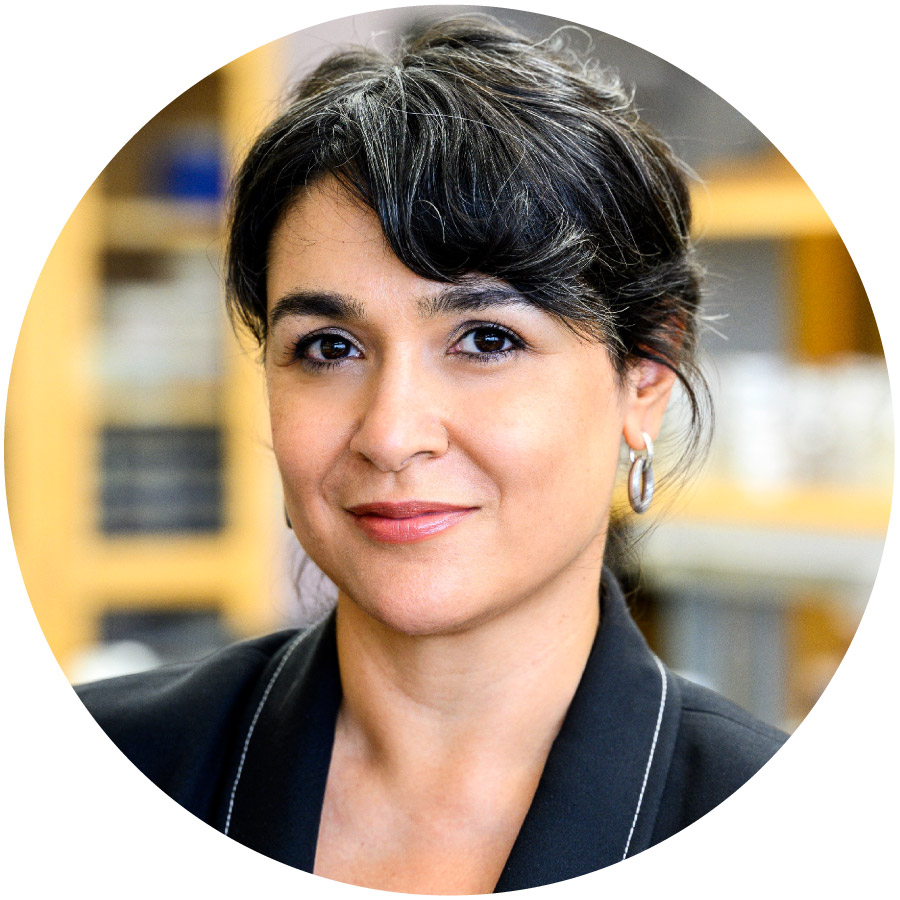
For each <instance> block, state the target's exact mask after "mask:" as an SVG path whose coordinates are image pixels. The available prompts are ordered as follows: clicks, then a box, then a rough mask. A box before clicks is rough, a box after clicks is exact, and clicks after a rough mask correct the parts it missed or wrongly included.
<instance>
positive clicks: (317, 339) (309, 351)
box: [291, 332, 362, 368]
mask: <svg viewBox="0 0 900 900" xmlns="http://www.w3.org/2000/svg"><path fill="white" fill-rule="evenodd" d="M361 356H362V351H361V350H360V349H359V347H357V346H356V344H354V343H353V341H351V340H350V338H348V337H346V336H345V335H343V334H339V333H337V332H326V333H324V334H323V333H322V332H319V333H317V334H309V335H306V336H305V337H301V338H299V339H298V340H297V342H296V343H295V344H294V346H293V347H292V348H291V357H292V358H293V359H297V360H300V361H301V362H303V363H304V364H306V365H309V366H312V367H314V368H315V367H323V366H324V367H327V366H333V365H339V364H340V363H341V362H342V361H343V360H345V359H355V358H358V357H361Z"/></svg>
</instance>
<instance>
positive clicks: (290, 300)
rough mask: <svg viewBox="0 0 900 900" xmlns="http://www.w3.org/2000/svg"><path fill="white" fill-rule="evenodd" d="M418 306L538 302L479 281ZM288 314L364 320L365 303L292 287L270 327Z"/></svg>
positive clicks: (446, 311) (457, 309)
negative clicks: (296, 289)
mask: <svg viewBox="0 0 900 900" xmlns="http://www.w3.org/2000/svg"><path fill="white" fill-rule="evenodd" d="M416 306H417V308H418V312H419V315H420V316H421V317H422V318H423V319H433V318H437V317H439V316H447V315H453V314H455V313H464V312H477V311H479V310H482V309H486V308H488V307H492V306H530V307H534V306H536V304H535V303H534V302H533V301H532V300H529V299H528V298H526V297H525V296H523V295H522V294H520V293H519V292H518V291H517V290H515V289H514V288H512V287H510V286H509V285H506V284H502V283H497V282H492V281H478V282H473V283H464V284H451V285H447V286H446V287H444V288H441V289H440V290H439V291H438V292H437V293H435V294H431V295H430V296H427V297H422V298H420V299H419V300H418V301H417V303H416ZM289 316H320V317H322V318H326V319H336V320H338V321H342V322H365V321H366V318H367V316H366V309H365V305H364V304H363V303H361V302H360V301H359V300H357V299H356V298H354V297H349V296H347V295H346V294H340V293H337V292H333V291H305V290H299V291H292V292H291V293H290V294H286V295H285V296H284V297H282V298H281V299H280V300H278V301H277V302H276V303H275V305H274V306H273V307H272V312H271V313H270V315H269V327H270V328H274V326H275V325H276V324H277V323H278V322H280V321H281V320H282V319H284V318H287V317H289Z"/></svg>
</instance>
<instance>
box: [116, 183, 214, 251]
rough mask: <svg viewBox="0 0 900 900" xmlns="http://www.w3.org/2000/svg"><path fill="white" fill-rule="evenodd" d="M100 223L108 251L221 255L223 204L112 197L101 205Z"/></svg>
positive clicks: (153, 198)
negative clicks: (207, 252)
mask: <svg viewBox="0 0 900 900" xmlns="http://www.w3.org/2000/svg"><path fill="white" fill-rule="evenodd" d="M101 221H102V227H103V232H102V235H101V240H102V242H103V245H104V246H105V247H106V248H107V249H109V250H129V251H145V252H158V253H187V252H194V253H204V252H206V251H209V250H213V251H215V252H216V253H218V249H219V245H220V242H221V240H222V235H223V218H222V203H221V202H220V201H205V200H204V201H198V200H168V199H165V198H155V197H111V198H106V199H105V200H104V201H103V203H102V213H101Z"/></svg>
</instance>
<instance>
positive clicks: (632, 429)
mask: <svg viewBox="0 0 900 900" xmlns="http://www.w3.org/2000/svg"><path fill="white" fill-rule="evenodd" d="M627 378H628V402H627V406H626V409H625V423H624V426H623V428H622V433H623V435H624V436H625V442H626V443H627V444H628V446H629V447H631V448H632V449H633V450H643V449H644V437H643V435H644V433H645V432H646V433H647V434H648V435H650V440H652V441H655V440H656V436H657V435H658V434H659V429H660V426H661V425H662V417H663V413H664V412H665V411H666V406H667V405H668V403H669V397H670V396H671V395H672V388H673V387H674V385H675V379H676V375H675V373H674V372H673V371H672V370H671V369H669V368H667V367H666V366H664V365H662V364H661V363H657V362H651V361H650V360H646V359H642V360H638V361H637V362H636V363H635V364H634V365H633V366H632V367H631V369H630V370H629V372H628V376H627Z"/></svg>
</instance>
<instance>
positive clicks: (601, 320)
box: [81, 20, 784, 894]
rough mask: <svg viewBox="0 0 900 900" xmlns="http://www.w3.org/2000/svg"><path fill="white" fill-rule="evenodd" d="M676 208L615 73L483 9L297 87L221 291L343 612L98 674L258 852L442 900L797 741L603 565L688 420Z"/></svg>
mask: <svg viewBox="0 0 900 900" xmlns="http://www.w3.org/2000/svg"><path fill="white" fill-rule="evenodd" d="M689 226H690V211H689V204H688V193H687V190H686V187H685V183H684V179H683V176H682V174H681V172H680V169H679V165H678V163H677V162H676V160H675V159H674V158H673V156H672V154H671V152H670V150H669V148H668V147H667V146H666V145H665V144H664V143H663V142H662V140H661V139H660V138H659V137H658V136H657V135H656V134H655V133H654V132H652V131H651V130H650V129H649V128H648V127H647V126H646V125H644V124H643V123H642V122H641V121H640V120H639V119H638V117H637V115H636V114H635V112H634V110H633V108H632V106H631V104H630V102H629V101H628V99H627V97H626V96H625V95H624V93H623V91H622V90H621V88H620V86H619V85H618V84H617V83H616V82H615V81H614V80H613V79H611V78H610V77H609V76H608V75H606V74H603V73H599V72H593V71H590V70H587V69H586V68H585V67H584V66H583V65H581V64H580V63H579V62H578V61H577V60H576V59H574V58H573V57H570V56H568V55H567V54H566V53H565V52H564V51H563V50H553V49H552V48H551V47H550V46H548V45H546V44H541V45H534V44H532V43H529V42H528V41H526V40H525V39H523V38H521V37H520V36H518V35H516V34H514V33H512V32H510V31H507V30H505V29H502V28H500V27H498V26H496V25H493V24H488V23H486V22H485V21H481V20H477V21H473V20H455V21H453V22H450V23H449V24H446V25H443V26H440V27H436V28H431V29H429V30H427V31H425V32H423V33H420V34H418V35H415V36H413V37H411V38H410V39H409V40H408V41H407V42H406V44H405V45H404V47H402V48H401V49H400V50H399V51H398V52H397V53H396V54H395V55H392V56H384V55H381V54H376V53H373V52H370V51H363V50H359V51H350V52H345V53H339V54H337V55H336V56H334V57H332V58H331V59H329V60H328V61H326V62H325V63H323V64H322V65H321V66H320V67H319V68H318V69H317V71H316V72H315V73H313V74H312V75H311V76H310V77H308V78H307V79H306V80H304V81H303V82H301V84H300V85H298V86H297V88H296V90H295V92H294V95H293V98H292V101H291V103H290V105H289V107H288V108H287V110H286V111H285V112H284V113H283V115H282V116H280V117H279V118H278V119H277V121H275V122H274V123H273V124H272V125H271V126H270V127H269V128H268V129H267V131H266V132H265V133H264V134H263V135H262V136H261V137H260V138H259V140H258V141H257V143H256V144H255V145H254V147H253V148H252V149H251V151H250V153H249V155H248V158H247V160H246V161H245V163H244V166H243V168H242V170H241V171H240V173H239V175H238V177H237V180H236V183H235V187H234V203H233V210H232V224H231V241H230V254H229V270H228V271H229V299H230V306H231V311H232V313H233V316H234V318H235V320H236V321H238V322H240V323H242V324H243V325H245V326H247V327H249V329H250V330H251V331H252V333H253V334H254V335H255V336H256V338H257V339H258V341H259V343H260V345H261V347H262V348H263V351H264V364H265V372H266V380H267V385H268V393H269V401H270V409H271V418H272V436H273V446H274V450H275V455H276V459H277V461H278V465H279V468H280V471H281V475H282V480H283V484H284V493H285V508H286V514H287V517H288V520H289V523H290V524H291V525H292V527H293V529H294V531H295V532H296V535H297V537H298V539H299V541H300V543H301V544H302V545H303V547H304V548H305V550H306V551H307V553H308V554H309V556H310V557H311V558H312V559H313V560H314V561H315V562H316V563H317V564H318V565H319V566H320V568H322V570H323V571H324V572H325V573H326V574H327V575H328V576H330V578H331V579H332V580H333V581H334V582H335V584H336V585H337V586H338V590H339V597H338V603H337V609H336V611H335V612H333V613H332V614H331V615H329V616H328V617H327V618H326V619H325V620H324V621H323V622H321V623H320V624H318V625H316V626H314V627H312V628H310V629H307V630H305V631H301V632H284V633H280V634H275V635H271V636H269V637H266V638H262V639H258V640H254V641H250V642H247V643H243V644H240V645H238V646H236V647H232V648H229V649H226V650H225V651H223V652H221V653H219V654H216V655H214V656H212V657H210V658H208V659H206V660H203V661H201V662H199V663H197V664H193V665H189V666H184V667H175V668H168V669H164V670H160V671H156V672H151V673H148V674H143V675H138V676H132V677H129V678H126V679H119V680H116V681H112V682H105V683H101V684H98V685H92V686H87V687H84V688H82V689H81V696H82V699H83V700H84V702H85V703H86V704H87V705H88V707H89V709H90V710H91V711H92V713H93V714H94V715H95V717H96V718H97V719H98V721H99V722H100V724H101V725H102V726H103V728H104V729H105V730H106V731H107V733H108V734H109V735H110V737H111V738H112V739H113V740H114V741H115V742H116V743H117V744H118V745H119V747H120V748H121V749H122V750H123V752H124V753H125V754H126V755H128V756H129V758H131V759H132V760H133V761H134V762H135V764H136V765H137V766H138V767H139V768H140V769H141V770H142V771H144V772H145V773H146V774H147V775H148V776H149V777H150V778H151V779H152V780H153V781H154V782H155V783H156V784H157V785H159V786H160V787H161V788H162V789H163V790H165V791H166V792H167V793H169V794H170V795H171V796H172V797H174V798H175V799H176V800H177V801H178V802H179V803H181V804H182V805H184V806H185V807H187V808H188V809H189V810H191V811H192V812H193V813H195V814H196V815H198V816H200V817H202V818H203V819H204V820H206V821H207V822H209V823H211V824H213V825H214V826H215V827H217V828H219V829H221V830H222V831H223V832H225V833H226V834H228V835H229V836H231V837H233V838H235V839H236V840H238V841H241V842H242V843H244V844H246V845H247V846H249V847H252V848H254V849H256V850H258V851H260V852H262V853H264V854H266V855H268V856H271V857H273V858H275V859H278V860H280V861H282V862H285V863H288V864H289V865H293V866H296V867H298V868H300V869H305V870H307V871H313V872H316V873H317V874H320V875H323V876H325V877H329V878H333V879H336V880H340V881H345V882H349V883H353V884H359V885H364V886H369V887H375V888H382V889H387V890H396V891H405V892H416V893H447V894H463V893H486V892H491V891H495V890H496V891H502V890H513V889H518V888H525V887H532V886H536V885H541V884H548V883H552V882H556V881H560V880H563V879H566V878H570V877H574V876H577V875H580V874H583V873H586V872H590V871H593V870H596V869H598V868H601V867H603V866H605V865H609V864H611V863H613V862H616V861H618V860H620V859H624V858H625V857H627V856H629V855H633V854H634V853H637V852H639V851H640V850H643V849H645V848H646V847H648V846H650V845H652V844H654V843H657V842H659V841H661V840H663V839H665V838H666V837H668V836H670V835H671V834H673V833H675V832H676V831H678V830H680V829H681V828H683V827H685V826H686V825H688V824H689V823H690V822H692V821H694V820H695V819H697V818H698V817H700V816H701V815H703V814H705V813H706V812H707V811H708V810H709V809H711V808H712V807H714V806H715V805H716V804H718V803H719V802H721V800H723V799H724V798H725V797H727V796H728V795H729V794H731V793H732V792H733V791H734V790H736V789H737V788H738V787H739V786H740V785H741V784H743V783H744V782H745V781H746V780H747V779H748V778H749V777H750V776H751V775H752V774H753V773H754V772H756V771H757V770H758V769H759V768H760V767H761V766H762V765H763V764H764V763H765V762H766V760H768V759H769V757H770V756H771V755H772V754H773V753H774V752H775V750H776V749H777V748H778V747H779V746H780V744H781V743H782V741H783V739H784V736H783V735H781V734H780V733H779V732H777V731H775V730H774V729H771V728H769V727H768V726H765V725H763V724H762V723H760V722H757V721H756V720H754V719H752V718H751V717H750V716H749V715H747V714H746V713H744V712H743V711H741V710H739V709H738V708H736V707H734V706H733V705H731V704H729V703H728V702H727V701H725V700H723V699H722V698H720V697H718V696H716V695H714V694H712V693H710V692H708V691H706V690H704V689H701V688H699V687H697V686H695V685H692V684H690V683H689V682H687V681H685V680H683V679H681V678H680V677H678V676H676V675H674V674H672V673H671V672H669V671H668V670H667V669H666V668H665V667H664V666H663V664H662V663H661V662H660V661H659V660H658V659H657V658H656V657H655V656H654V655H653V654H652V653H651V652H650V650H649V649H648V647H647V645H646V644H645V642H644V641H643V639H642V637H641V636H640V634H639V632H638V631H637V629H636V627H635V626H634V624H633V622H632V621H631V619H630V617H629V615H628V612H627V610H626V607H625V604H624V601H623V599H622V594H621V591H620V589H619V587H618V585H617V584H616V582H615V579H614V578H613V577H612V575H611V573H610V572H609V571H608V570H606V569H604V568H603V557H604V551H605V549H606V544H607V532H608V527H609V519H610V508H611V498H612V492H613V487H614V482H615V477H616V471H617V467H618V461H619V455H620V448H621V446H622V441H623V439H624V443H625V445H626V446H627V448H629V449H630V451H631V456H632V460H633V465H632V469H631V473H630V477H629V484H628V490H629V496H630V499H631V502H632V505H633V506H634V508H635V509H636V510H637V511H643V510H644V509H646V506H647V505H648V503H649V502H650V499H651V498H652V493H653V470H652V454H653V451H652V442H653V440H654V439H655V438H656V436H657V434H658V432H659V428H660V423H661V420H662V416H663V413H664V411H665V408H666V405H667V402H668V399H669V396H670V393H671V390H672V387H673V384H674V382H675V380H676V379H678V380H680V381H681V383H682V385H683V387H684V389H685V394H686V396H687V398H688V400H689V402H690V406H691V409H692V412H693V417H692V425H691V440H690V441H689V446H688V448H687V449H686V451H685V453H686V457H687V458H689V457H690V455H691V454H692V453H693V451H694V450H695V449H696V447H697V446H698V445H699V443H700V440H701V439H700V433H701V415H700V410H701V407H702V399H703V397H704V396H705V393H704V387H703V384H702V379H700V376H699V375H698V373H697V371H696V369H695V367H694V363H693V354H694V350H695V334H696V316H697V308H698V303H699V279H698V272H697V267H696V265H695V263H694V262H693V258H692V253H691V246H690V241H689ZM598 595H599V598H600V602H599V603H598Z"/></svg>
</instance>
